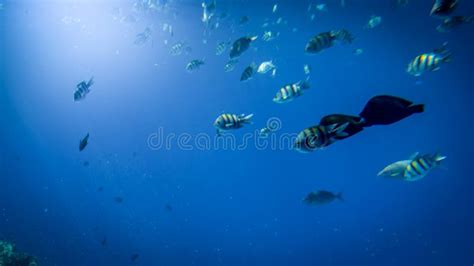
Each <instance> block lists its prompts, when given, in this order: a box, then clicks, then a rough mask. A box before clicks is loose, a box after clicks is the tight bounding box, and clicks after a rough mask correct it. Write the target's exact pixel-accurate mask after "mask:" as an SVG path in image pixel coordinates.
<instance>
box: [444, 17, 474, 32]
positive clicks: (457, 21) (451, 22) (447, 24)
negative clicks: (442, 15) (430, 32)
mask: <svg viewBox="0 0 474 266" xmlns="http://www.w3.org/2000/svg"><path fill="white" fill-rule="evenodd" d="M473 21H474V16H469V17H464V16H454V17H449V18H447V19H445V20H443V22H442V23H441V24H440V25H438V27H436V30H437V31H439V32H443V33H444V32H450V31H451V30H453V29H455V28H457V27H459V26H461V25H463V24H469V23H472V22H473Z"/></svg>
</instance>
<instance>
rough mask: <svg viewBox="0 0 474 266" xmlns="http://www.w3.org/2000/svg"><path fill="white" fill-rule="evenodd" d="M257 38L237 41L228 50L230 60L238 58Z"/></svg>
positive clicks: (244, 38)
mask: <svg viewBox="0 0 474 266" xmlns="http://www.w3.org/2000/svg"><path fill="white" fill-rule="evenodd" d="M256 39H257V36H253V37H242V38H239V39H237V40H236V41H235V42H234V43H233V44H232V47H231V48H230V52H229V56H230V58H231V59H232V58H236V57H239V56H240V55H241V54H242V53H243V52H245V51H247V49H249V47H250V43H251V42H253V41H255V40H256Z"/></svg>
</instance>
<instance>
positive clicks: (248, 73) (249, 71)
mask: <svg viewBox="0 0 474 266" xmlns="http://www.w3.org/2000/svg"><path fill="white" fill-rule="evenodd" d="M256 68H257V66H256V65H255V63H252V64H250V66H248V67H246V68H245V69H244V71H243V72H242V75H240V81H247V80H249V79H251V78H252V77H253V74H255V70H256Z"/></svg>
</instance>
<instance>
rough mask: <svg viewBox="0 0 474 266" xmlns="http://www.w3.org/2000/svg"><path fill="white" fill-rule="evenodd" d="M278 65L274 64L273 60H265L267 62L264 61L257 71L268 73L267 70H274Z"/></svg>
mask: <svg viewBox="0 0 474 266" xmlns="http://www.w3.org/2000/svg"><path fill="white" fill-rule="evenodd" d="M275 68H276V67H275V65H274V64H273V61H272V60H270V61H265V62H262V63H261V64H260V65H259V66H258V68H257V73H259V74H266V73H267V72H269V71H272V70H274V69H275Z"/></svg>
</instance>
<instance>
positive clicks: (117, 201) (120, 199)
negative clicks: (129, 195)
mask: <svg viewBox="0 0 474 266" xmlns="http://www.w3.org/2000/svg"><path fill="white" fill-rule="evenodd" d="M114 200H115V202H116V203H123V198H122V197H115V198H114Z"/></svg>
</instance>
